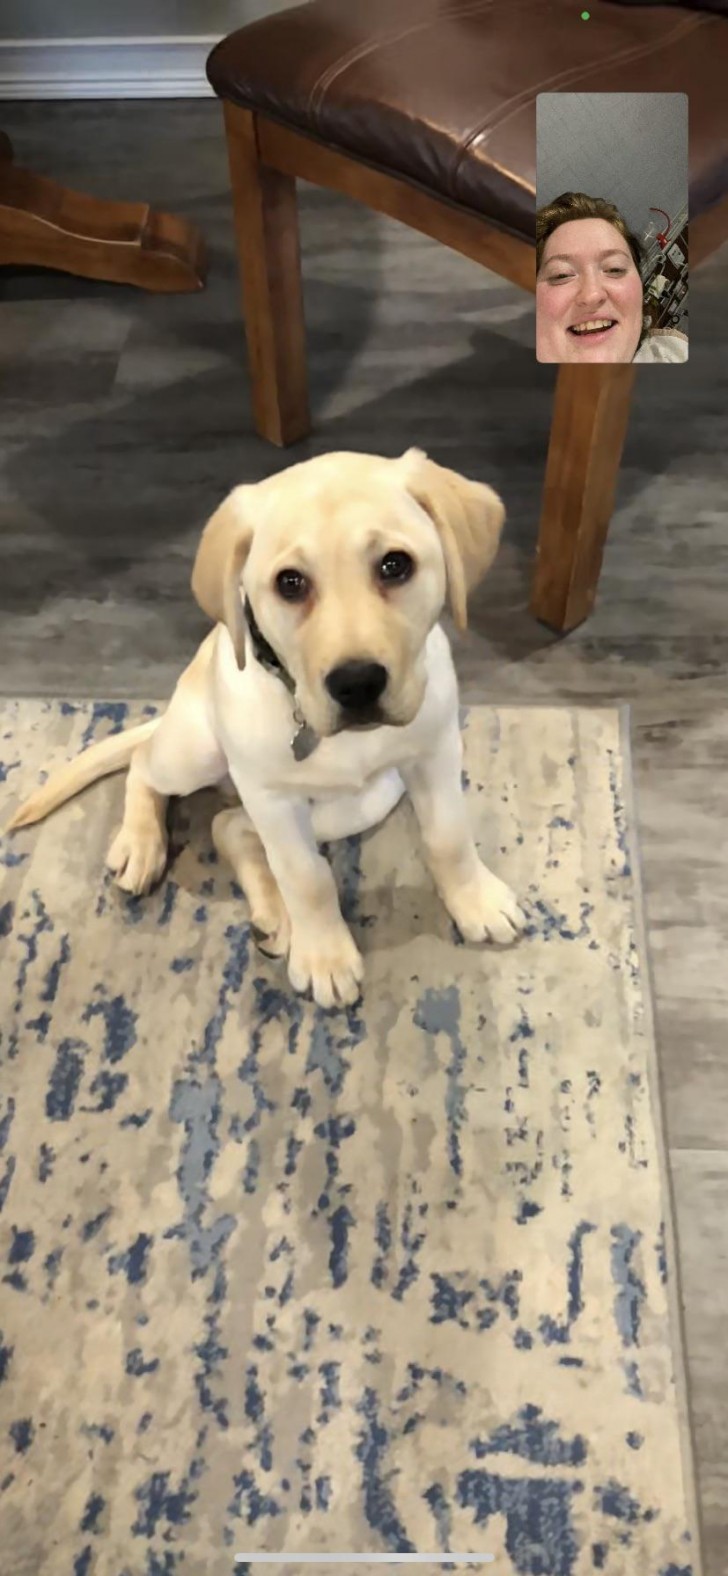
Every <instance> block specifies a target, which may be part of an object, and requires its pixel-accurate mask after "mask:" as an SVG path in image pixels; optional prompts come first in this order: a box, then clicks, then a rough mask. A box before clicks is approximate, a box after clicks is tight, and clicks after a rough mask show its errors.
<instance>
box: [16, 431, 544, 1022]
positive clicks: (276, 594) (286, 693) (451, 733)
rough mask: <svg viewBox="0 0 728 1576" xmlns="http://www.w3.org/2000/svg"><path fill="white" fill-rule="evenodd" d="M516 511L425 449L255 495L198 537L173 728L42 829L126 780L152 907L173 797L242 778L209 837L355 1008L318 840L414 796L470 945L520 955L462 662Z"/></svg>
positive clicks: (92, 761) (431, 854)
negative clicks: (479, 794)
mask: <svg viewBox="0 0 728 1576" xmlns="http://www.w3.org/2000/svg"><path fill="white" fill-rule="evenodd" d="M503 518H504V510H503V506H502V504H501V501H500V499H499V498H498V497H497V495H496V494H495V493H494V492H493V491H492V489H491V488H489V487H486V486H484V485H482V484H480V483H477V482H472V481H468V480H466V479H465V478H464V477H462V476H459V475H457V474H456V473H455V472H453V471H449V470H446V469H445V468H444V467H443V466H440V465H437V464H435V463H434V461H432V460H429V459H428V458H427V457H426V456H425V455H424V454H423V453H421V451H420V450H418V449H410V450H408V452H407V453H406V454H404V455H403V456H402V457H401V458H400V459H396V460H390V459H382V458H380V457H377V456H374V455H366V454H344V453H337V454H328V455H325V456H323V457H320V458H317V459H313V460H307V461H305V462H304V463H303V464H299V465H294V466H291V467H290V468H289V469H288V470H286V471H284V472H282V473H281V474H279V475H275V476H271V477H269V478H267V479H266V480H265V481H263V482H259V483H257V484H256V485H251V486H241V487H237V488H235V489H234V491H233V492H232V493H230V494H229V496H228V497H227V498H226V499H225V501H224V502H223V503H222V504H221V506H220V508H219V509H218V510H217V512H216V513H215V514H214V515H213V517H212V519H211V520H210V521H209V523H208V524H207V526H206V528H205V531H204V533H203V536H202V540H201V543H200V547H199V550H198V553H197V558H196V561H195V565H194V570H193V575H192V589H193V592H194V594H195V596H196V598H197V601H198V602H199V604H200V606H201V607H202V608H203V610H204V611H205V612H206V613H207V614H208V616H209V617H210V618H211V619H213V620H214V621H215V628H214V630H212V632H211V633H210V634H209V635H208V636H207V638H206V639H205V640H204V641H203V643H202V645H201V646H200V648H199V650H198V652H197V655H196V656H195V658H194V660H193V661H192V662H191V664H190V666H189V667H188V668H187V669H186V671H185V672H184V673H183V675H182V677H181V679H180V680H179V683H178V684H177V687H176V689H175V691H174V694H173V696H172V699H171V701H170V703H169V706H168V707H167V710H166V711H165V712H164V714H163V715H162V716H161V718H155V719H154V720H153V721H151V722H146V723H143V724H142V725H141V726H139V727H134V728H130V729H128V730H127V731H126V732H125V733H122V734H119V735H115V736H113V737H112V738H110V739H106V740H104V741H103V742H101V743H99V744H96V745H92V746H91V747H90V748H89V749H88V750H86V751H84V752H83V754H82V755H81V756H79V757H78V758H77V759H76V760H75V761H72V762H70V763H69V764H68V765H66V766H63V767H62V768H61V769H60V770H59V771H57V772H56V773H54V774H53V775H52V776H51V777H50V778H49V780H48V781H47V782H46V783H45V784H44V786H43V787H42V788H40V789H39V790H38V791H37V792H36V793H35V794H33V796H32V797H31V798H30V799H29V800H28V801H27V803H26V804H24V805H23V806H22V807H21V808H20V809H19V810H18V812H17V813H16V815H15V816H14V818H13V820H12V822H11V827H12V828H16V827H21V826H28V825H30V824H32V823H33V822H35V821H38V820H40V819H41V818H42V817H43V816H45V815H47V814H48V813H49V812H50V811H51V810H53V809H55V808H56V806H57V805H59V804H62V803H63V802H64V801H65V800H67V799H69V798H70V797H71V796H72V795H73V794H75V793H77V792H78V791H79V790H80V789H81V788H84V787H85V786H87V784H89V783H91V782H94V781H96V780H97V779H98V778H99V777H102V776H105V775H107V774H108V773H110V772H114V771H118V770H120V769H121V768H122V767H125V766H128V767H129V773H128V777H127V784H126V799H125V808H124V819H123V824H122V826H121V829H120V831H119V832H118V834H117V836H116V837H115V839H114V841H113V843H112V845H111V848H110V850H109V855H108V863H109V866H110V868H111V869H112V870H113V871H114V872H115V874H116V880H117V882H118V884H119V886H121V887H123V888H124V890H125V891H127V892H134V893H140V892H146V891H148V890H149V888H150V887H151V886H152V885H153V883H154V882H155V881H157V880H158V879H159V878H160V877H161V875H162V872H163V870H164V867H165V862H166V858H167V830H166V809H167V801H168V799H169V797H170V796H171V795H184V794H190V793H194V792H195V791H196V790H198V789H200V788H205V787H209V786H212V785H214V784H218V785H223V786H225V785H227V786H228V787H230V784H231V783H232V785H233V787H234V790H235V792H236V793H237V795H238V796H239V799H240V802H241V803H240V805H239V806H238V807H237V808H235V809H231V810H223V811H221V812H220V814H219V815H217V816H216V817H215V820H214V822H213V838H214V841H215V844H216V846H217V848H218V850H219V851H220V852H221V853H222V854H223V855H224V856H225V857H226V858H227V859H228V860H229V861H230V863H231V864H232V866H233V869H234V871H235V874H236V878H237V880H238V881H239V883H240V885H241V887H242V888H243V890H244V891H245V894H246V897H247V899H248V902H249V905H250V909H251V918H252V922H253V925H254V926H255V930H256V934H257V937H258V940H259V941H260V942H261V944H262V945H263V947H264V950H266V951H268V952H270V953H273V954H278V955H284V954H286V955H287V956H288V971H289V976H290V981H291V984H292V986H293V988H294V990H296V991H302V992H303V991H306V990H308V989H309V988H310V989H311V990H312V992H313V997H314V999H315V1001H317V1002H318V1003H319V1004H320V1005H321V1006H324V1007H329V1006H332V1005H334V1004H337V1003H342V1004H347V1003H352V1002H354V1001H355V1000H356V999H357V997H358V995H359V991H360V982H361V979H362V974H363V963H362V958H361V956H360V953H359V951H358V948H357V946H356V943H355V941H354V938H353V936H352V935H351V932H350V931H349V929H348V927H347V925H346V924H345V922H344V919H343V917H342V914H341V911H340V908H339V900H338V895H337V890H336V885H335V882H334V878H333V874H332V871H331V869H330V866H329V864H328V862H327V861H326V859H325V858H324V857H323V856H322V854H321V853H320V851H319V846H318V845H319V844H320V843H322V842H329V841H333V840H335V839H337V838H340V837H347V836H350V835H351V834H353V833H356V832H362V831H366V830H368V829H369V828H371V827H373V826H375V825H377V824H378V823H379V822H380V821H382V820H383V819H384V817H385V816H386V815H387V814H388V813H389V811H390V810H391V809H392V808H393V806H394V805H395V804H396V803H397V801H398V800H399V799H400V798H401V796H402V794H403V793H404V792H405V791H406V792H407V793H408V794H409V796H410V799H411V802H412V805H413V807H414V811H415V815H416V817H417V821H418V823H419V827H420V831H421V835H422V840H423V844H424V850H425V854H426V857H427V861H428V864H429V867H430V869H431V871H432V874H433V877H434V880H435V882H436V884H437V887H438V889H439V892H440V894H441V896H442V899H443V901H444V903H445V906H446V907H447V909H448V911H449V913H450V914H451V915H452V918H453V919H454V921H455V923H456V925H457V927H458V929H459V931H460V932H461V934H462V935H463V937H464V938H465V939H466V940H468V941H486V940H492V941H495V942H498V943H500V944H507V943H510V942H511V941H513V940H514V938H515V937H516V936H517V935H518V933H519V932H520V931H521V930H522V928H523V924H524V916H523V914H522V912H521V910H520V908H519V906H518V904H517V902H516V899H515V897H514V896H513V894H512V892H511V891H510V890H509V888H508V887H507V886H505V885H504V883H503V882H502V881H500V880H499V879H498V877H497V876H495V875H493V874H492V873H491V872H490V871H489V870H488V869H486V867H485V865H483V864H482V863H481V861H480V859H479V857H478V854H477V851H476V848H475V843H474V840H473V835H472V832H471V830H470V826H469V824H468V817H467V814H466V808H465V803H464V798H463V792H462V787H461V762H462V741H461V736H460V729H459V721H458V692H457V682H456V678H455V671H454V667H453V663H452V658H451V654H450V646H449V642H448V640H447V637H446V635H445V633H444V630H443V629H442V627H441V626H440V624H439V622H438V620H439V618H440V615H441V613H442V610H443V607H444V603H445V599H446V595H449V600H450V605H451V608H452V612H453V615H454V618H455V622H456V624H457V625H458V626H459V627H461V628H464V627H465V624H466V617H467V613H466V598H467V593H468V590H469V588H470V587H472V586H473V585H475V584H476V583H477V581H478V580H480V579H481V577H482V576H483V575H484V574H485V572H486V571H487V569H488V568H489V566H490V564H491V562H492V560H493V558H494V556H495V553H496V550H497V547H498V542H499V539H500V533H501V528H502V524H503Z"/></svg>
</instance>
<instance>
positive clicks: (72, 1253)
mask: <svg viewBox="0 0 728 1576" xmlns="http://www.w3.org/2000/svg"><path fill="white" fill-rule="evenodd" d="M142 710H143V708H141V707H134V708H129V709H127V707H126V706H124V705H118V704H115V705H94V706H92V705H63V704H58V703H55V702H54V703H45V702H31V701H22V702H20V703H18V704H16V703H5V704H4V706H3V707H2V710H1V711H0V737H1V741H2V748H1V750H0V759H1V760H2V776H3V779H4V786H3V789H2V793H3V797H4V804H3V811H5V810H9V809H10V807H11V805H12V803H13V802H15V801H16V800H17V798H19V797H20V795H21V794H24V793H26V792H27V791H28V790H29V789H30V788H32V787H33V786H34V784H35V783H36V781H37V779H38V776H39V774H40V772H41V770H42V768H44V767H45V766H47V765H48V763H49V761H50V760H51V759H56V760H60V759H61V758H63V757H64V756H66V755H70V754H72V753H74V752H76V751H77V750H78V749H79V748H80V747H81V745H82V744H86V743H88V742H89V741H90V740H91V739H92V738H95V737H99V736H101V735H102V734H103V733H105V732H106V731H107V730H108V729H110V728H115V727H117V726H120V725H122V724H123V723H125V722H127V721H128V720H131V719H132V718H136V717H138V716H139V715H140V714H141V711H142ZM625 738H626V735H625V730H624V723H623V719H622V718H621V716H620V714H619V713H618V712H616V711H610V710H606V711H588V710H556V709H553V710H552V709H523V708H507V709H495V708H486V707H483V708H477V709H473V710H471V711H470V713H469V714H468V716H467V718H466V765H467V778H468V784H469V794H470V802H471V807H472V813H473V816H474V818H475V822H476V825H477V829H478V835H479V839H480V843H481V846H482V849H483V852H484V854H485V856H486V858H487V859H488V860H489V861H490V862H491V863H492V864H493V865H494V866H495V868H496V869H497V870H498V871H499V872H501V873H502V874H503V875H504V876H506V877H507V878H508V880H509V881H511V882H512V883H513V885H514V886H516V887H517V888H518V889H519V891H520V892H521V893H522V894H523V895H524V896H525V898H526V899H527V900H528V902H529V904H530V910H531V916H532V921H531V924H530V927H529V933H528V935H527V936H526V938H525V939H524V941H523V943H522V944H521V945H520V946H519V947H518V948H517V949H515V950H513V951H512V952H493V951H479V950H477V949H473V948H470V947H466V946H462V945H460V944H458V941H457V938H456V936H455V935H454V933H453V930H452V927H451V925H450V923H449V921H448V919H447V918H446V916H445V914H444V912H443V910H442V909H441V907H440V905H439V903H438V901H437V899H436V898H435V896H434V895H433V892H432V890H431V886H430V882H429V879H428V877H427V875H426V873H425V870H424V868H423V865H422V862H421V858H420V853H419V850H418V843H417V838H416V835H415V831H414V827H413V823H412V819H411V812H410V810H409V808H408V807H407V806H405V805H403V806H400V807H399V809H398V810H397V811H396V812H395V813H394V815H393V816H392V818H391V819H390V821H389V823H388V824H387V825H386V826H385V827H384V828H382V829H380V830H379V831H378V832H377V833H375V834H373V835H370V836H368V837H367V838H364V839H361V840H359V839H355V840H351V841H350V842H348V843H347V844H343V845H340V846H339V847H338V848H337V849H336V851H335V856H334V858H335V865H336V869H337V871H338V877H339V881H340V886H341V891H342V894H343V902H344V906H345V910H346V913H347V914H348V916H349V918H350V919H351V922H352V924H353V926H354V929H355V931H356V934H357V937H358V939H359V941H360V944H361V946H362V948H363V950H364V952H365V954H366V959H367V979H366V994H365V998H364V1002H363V1005H361V1006H360V1007H356V1008H353V1009H351V1010H348V1011H346V1012H344V1013H339V1014H326V1013H323V1012H321V1011H319V1010H317V1009H316V1008H314V1007H313V1006H312V1005H311V1004H309V1003H306V1002H302V1001H300V1000H298V999H296V998H295V997H293V996H292V995H291V993H290V992H289V990H288V988H287V983H286V977H285V974H284V972H283V971H282V968H281V966H280V965H278V964H276V963H273V962H269V961H267V960H266V959H263V958H262V957H261V956H260V955H259V953H258V952H257V951H256V950H255V947H254V946H253V945H252V943H251V938H250V935H249V930H248V925H247V922H246V913H245V908H244V905H243V903H242V902H241V899H240V895H239V894H238V893H236V890H235V888H234V886H233V884H232V882H231V879H230V876H229V874H228V872H227V870H226V869H224V868H223V867H222V866H221V865H219V864H218V863H217V861H216V858H215V855H214V852H213V849H212V846H211V841H210V834H209V822H210V814H211V810H212V808H213V805H214V799H213V797H212V796H205V797H201V798H199V799H198V800H196V801H194V802H192V803H190V804H187V805H178V806H177V807H176V811H175V820H174V828H175V829H174V838H173V857H172V863H171V868H170V871H169V874H168V877H167V879H166V880H165V882H164V884H163V885H162V886H161V888H160V889H159V890H158V891H157V892H155V893H154V894H153V895H152V896H151V897H150V898H148V899H145V900H131V899H126V898H124V897H123V896H122V895H121V894H119V893H118V892H117V891H116V890H115V889H114V888H113V886H112V885H111V884H110V881H109V879H108V877H107V876H106V875H105V873H104V868H103V861H104V853H105V850H106V846H107V843H108V841H109V837H110V834H111V832H112V829H113V827H114V824H115V823H116V821H117V819H118V816H119V810H120V804H121V795H122V782H121V780H120V779H118V778H117V779H115V780H113V781H110V782H107V783H104V784H101V785H98V786H97V787H95V788H93V789H91V790H90V791H89V792H88V793H87V794H86V795H85V796H84V797H83V798H82V799H81V800H79V801H78V802H76V803H74V804H72V805H69V806H68V807H66V808H65V809H64V810H62V811H60V812H58V813H57V815H56V816H55V817H54V818H53V819H52V820H51V821H48V822H47V823H46V824H44V825H43V826H41V827H39V828H36V829H33V830H30V831H26V832H23V833H20V834H17V835H16V836H15V837H14V838H13V839H12V840H10V839H6V840H4V842H3V843H2V845H0V849H1V865H0V874H1V877H2V891H1V892H0V931H1V932H2V943H1V947H2V954H1V960H0V997H1V1000H2V1047H1V1057H2V1069H1V1074H0V1077H1V1086H0V1087H1V1094H2V1105H1V1107H0V1135H1V1139H0V1141H1V1144H2V1155H0V1182H1V1197H2V1206H3V1213H2V1219H1V1220H0V1262H1V1266H2V1267H1V1269H0V1308H1V1317H0V1326H1V1327H2V1340H1V1342H0V1379H1V1380H2V1383H0V1453H1V1455H2V1461H1V1464H0V1547H1V1548H2V1556H1V1564H2V1571H3V1576H51V1573H52V1576H232V1572H233V1571H234V1570H235V1568H236V1567H235V1564H234V1559H235V1554H236V1552H240V1553H250V1552H251V1551H252V1552H267V1553H271V1552H273V1551H284V1552H285V1553H287V1554H288V1555H289V1556H290V1555H292V1554H296V1553H299V1554H300V1553H305V1554H312V1553H321V1552H328V1553H337V1552H348V1553H363V1552H366V1553H379V1554H382V1553H386V1552H389V1553H392V1552H399V1553H408V1552H409V1553H412V1552H420V1553H424V1554H430V1555H438V1554H442V1553H443V1552H445V1551H448V1550H450V1551H455V1552H458V1553H462V1552H467V1553H472V1554H485V1553H490V1554H492V1555H493V1557H494V1565H493V1566H492V1568H493V1569H494V1570H495V1571H497V1572H498V1576H592V1573H593V1572H599V1571H603V1572H606V1576H697V1572H698V1567H699V1557H698V1553H697V1546H696V1530H695V1513H694V1504H693V1490H692V1467H691V1459H690V1446H689V1437H688V1428H687V1422H686V1407H685V1396H684V1386H683V1358H682V1352H681V1343H680V1332H679V1323H678V1320H677V1318H676V1307H677V1294H676V1283H675V1258H674V1253H673V1246H672V1232H671V1225H670V1218H669V1199H668V1189H667V1184H666V1177H665V1165H664V1153H663V1139H662V1133H661V1119H660V1110H659V1096H658V1090H657V1077H656V1064H655V1048H654V1042H653V1030H652V1018H651V1010H650V995H649V985H648V979H647V973H646V961H645V952H644V943H643V938H642V931H641V919H640V898H639V883H638V877H637V874H636V870H635V863H634V859H635V848H634V823H633V816H632V811H631V808H630V793H629V766H628V759H627V753H626V744H625ZM3 819H5V815H3ZM238 1568H240V1567H238ZM268 1568H269V1567H268V1566H267V1565H260V1564H259V1565H257V1566H255V1565H253V1566H252V1567H250V1569H251V1571H252V1572H262V1571H265V1570H267V1569H268ZM272 1568H273V1569H274V1570H278V1571H281V1572H283V1571H286V1570H287V1571H289V1572H290V1571H296V1570H298V1571H300V1572H302V1573H304V1576H310V1573H311V1572H312V1570H313V1571H316V1570H317V1569H320V1570H322V1571H326V1570H331V1571H332V1572H336V1570H339V1571H340V1572H342V1573H343V1576H347V1572H352V1576H353V1573H354V1572H357V1573H358V1572H360V1571H361V1573H362V1576H366V1573H367V1571H368V1572H373V1571H374V1570H375V1569H376V1568H377V1567H375V1566H374V1565H369V1566H367V1567H359V1566H355V1565H353V1564H346V1565H341V1566H339V1567H335V1566H332V1565H329V1564H322V1565H321V1566H319V1567H317V1566H316V1565H314V1566H313V1567H312V1566H311V1565H310V1564H292V1565H289V1566H287V1567H283V1566H280V1565H279V1566H274V1567H272ZM416 1568H419V1569H421V1570H423V1571H425V1572H428V1573H429V1576H434V1572H435V1571H437V1570H439V1569H442V1568H443V1567H442V1565H438V1564H437V1563H435V1562H434V1561H432V1560H430V1561H429V1562H428V1563H427V1564H424V1565H421V1566H419V1567H415V1566H412V1565H408V1569H413V1570H414V1569H416ZM471 1568H472V1569H475V1568H476V1567H474V1566H473V1567H471ZM480 1568H481V1569H487V1567H486V1566H481V1567H480Z"/></svg>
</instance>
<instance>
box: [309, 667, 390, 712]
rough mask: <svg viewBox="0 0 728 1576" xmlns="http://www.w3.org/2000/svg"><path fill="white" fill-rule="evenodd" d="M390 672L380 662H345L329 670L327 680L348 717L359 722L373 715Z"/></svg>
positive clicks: (329, 690) (327, 686) (326, 682)
mask: <svg viewBox="0 0 728 1576" xmlns="http://www.w3.org/2000/svg"><path fill="white" fill-rule="evenodd" d="M388 678H389V674H388V673H387V669H386V668H384V667H382V664H381V662H359V661H352V662H342V663H341V665H340V666H339V667H338V668H332V669H331V672H330V673H327V675H326V678H325V680H324V683H325V685H326V688H327V690H328V692H329V695H330V696H331V698H332V700H335V701H336V703H337V705H338V706H340V707H341V709H342V711H343V712H344V713H345V714H346V716H347V719H351V721H352V722H357V721H359V720H360V719H363V718H365V717H367V716H370V715H371V714H372V713H373V712H374V710H375V708H376V706H377V704H378V702H379V701H380V700H381V697H382V695H383V694H384V691H385V689H386V687H387V679H388Z"/></svg>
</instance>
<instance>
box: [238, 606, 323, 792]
mask: <svg viewBox="0 0 728 1576" xmlns="http://www.w3.org/2000/svg"><path fill="white" fill-rule="evenodd" d="M244 611H245V619H246V623H247V625H248V629H249V630H250V639H251V641H252V643H253V651H254V653H255V659H256V662H259V663H260V665H261V667H263V668H265V669H266V671H267V672H268V673H273V674H274V675H275V677H276V678H277V679H280V680H281V683H282V684H285V686H286V689H287V690H288V693H289V695H292V696H293V703H294V704H293V721H294V722H295V724H296V732H295V733H294V735H293V738H292V739H291V749H292V751H293V754H294V757H295V759H296V760H297V761H305V760H307V758H308V756H309V755H312V754H313V752H314V750H315V749H316V746H317V744H318V743H319V742H320V741H319V737H318V734H317V733H314V731H313V728H309V725H308V723H307V722H306V719H305V717H303V716H302V714H301V711H300V708H299V706H298V703H297V701H296V686H295V684H294V682H293V679H292V678H291V675H290V673H289V672H288V669H287V668H286V667H284V665H283V663H282V662H281V659H280V657H279V656H278V654H277V653H276V652H275V651H274V650H273V647H272V645H271V643H270V641H269V640H266V638H265V635H264V634H263V633H262V632H261V630H260V629H259V627H258V622H257V619H256V617H255V614H254V612H253V609H252V607H251V606H250V602H249V601H248V598H247V597H246V598H245V609H244Z"/></svg>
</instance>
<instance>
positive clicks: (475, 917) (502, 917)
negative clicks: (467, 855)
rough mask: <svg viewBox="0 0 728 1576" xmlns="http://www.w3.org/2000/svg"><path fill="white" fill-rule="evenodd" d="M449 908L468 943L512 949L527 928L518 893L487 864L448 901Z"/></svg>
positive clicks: (450, 896)
mask: <svg viewBox="0 0 728 1576" xmlns="http://www.w3.org/2000/svg"><path fill="white" fill-rule="evenodd" d="M445 901H446V904H447V908H448V911H449V913H450V914H451V915H452V918H453V919H454V921H455V924H456V925H457V927H458V930H459V931H460V934H461V936H462V937H463V939H464V940H465V941H495V942H497V943H498V945H499V946H501V947H509V946H510V945H511V943H512V942H514V941H516V940H517V938H518V937H519V936H520V934H521V932H522V931H523V929H524V927H525V925H526V916H525V914H524V912H523V910H522V909H521V908H520V907H519V905H518V901H517V899H516V896H515V894H514V893H513V892H512V891H511V889H510V887H509V886H506V884H505V881H500V880H499V879H498V877H497V876H494V875H493V874H492V873H491V871H490V870H487V869H486V867H485V865H479V866H478V871H477V874H476V875H475V876H473V878H472V880H470V881H467V882H466V883H465V884H464V885H463V886H461V887H459V888H458V889H457V890H456V891H449V892H448V893H447V894H446V898H445Z"/></svg>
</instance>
